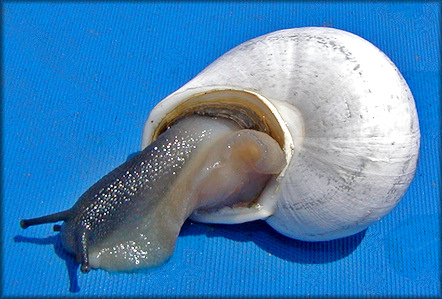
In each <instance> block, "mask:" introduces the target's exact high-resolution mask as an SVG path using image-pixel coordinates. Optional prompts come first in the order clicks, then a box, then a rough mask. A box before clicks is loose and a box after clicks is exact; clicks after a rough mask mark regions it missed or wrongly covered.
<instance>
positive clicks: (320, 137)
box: [143, 27, 420, 241]
mask: <svg viewBox="0 0 442 299" xmlns="http://www.w3.org/2000/svg"><path fill="white" fill-rule="evenodd" d="M228 88H230V89H233V90H244V91H249V92H253V93H256V94H257V95H259V96H261V97H263V98H265V99H267V100H268V101H269V102H270V103H271V105H272V109H270V110H271V111H272V113H275V114H277V117H276V118H277V119H278V121H279V125H280V126H281V128H282V129H281V130H282V131H283V133H281V134H280V136H284V137H282V138H283V139H284V142H282V143H283V144H284V146H285V148H284V150H285V152H286V153H287V159H288V161H289V165H288V166H287V168H286V169H285V170H284V171H283V174H282V175H281V176H280V177H279V178H278V180H277V182H276V181H275V182H274V184H273V185H272V187H271V189H269V190H267V191H268V192H264V194H263V197H265V198H263V199H262V203H264V204H263V206H264V210H267V212H266V213H263V214H262V215H261V216H262V218H265V217H267V216H270V217H269V218H267V222H268V223H269V224H270V225H271V226H272V227H274V228H275V229H276V230H277V231H279V232H281V233H283V234H284V235H287V236H289V237H292V238H296V239H301V240H309V241H316V240H329V239H335V238H340V237H344V236H348V235H351V234H354V233H357V232H359V231H361V230H363V229H365V228H366V227H367V226H368V225H370V224H371V223H373V222H375V221H377V220H379V219H380V218H381V217H383V216H384V215H386V214H387V213H388V212H389V211H390V210H391V209H392V208H393V207H394V206H395V205H396V204H397V203H398V202H399V200H400V199H401V197H402V196H403V195H404V193H405V191H406V189H407V187H408V185H409V184H410V182H411V180H412V178H413V176H414V172H415V169H416V163H417V159H418V152H419V140H420V133H419V123H418V118H417V112H416V108H415V104H414V99H413V96H412V94H411V92H410V90H409V88H408V86H407V84H406V82H405V80H404V78H403V77H402V75H401V74H400V72H399V71H398V69H397V67H396V66H395V65H394V64H393V63H392V62H391V60H390V59H389V58H388V57H387V56H386V55H385V54H384V53H382V52H381V51H380V50H379V49H377V48H376V47H375V46H373V45H372V44H371V43H369V42H367V41H366V40H364V39H362V38H360V37H358V36H356V35H354V34H351V33H348V32H345V31H341V30H337V29H332V28H315V27H306V28H295V29H286V30H280V31H276V32H272V33H269V34H266V35H263V36H260V37H257V38H255V39H252V40H250V41H247V42H245V43H243V44H241V45H239V46H237V47H236V48H234V49H232V50H230V51H229V52H227V53H226V54H224V55H223V56H221V57H220V58H218V59H217V60H216V61H214V62H213V63H212V64H211V65H209V66H208V67H207V68H206V69H204V70H203V71H202V72H201V73H200V74H199V75H197V76H196V77H195V78H194V79H192V80H191V81H189V82H188V83H187V84H186V85H184V86H183V87H181V88H180V89H179V90H178V91H176V92H175V93H173V94H171V95H170V96H169V97H167V98H166V99H165V100H163V101H162V102H161V103H160V104H159V105H158V106H157V107H155V108H154V110H153V111H152V112H151V116H150V117H149V119H148V120H147V122H146V128H145V132H144V141H143V143H144V144H147V143H148V142H149V141H150V140H149V138H150V137H151V136H150V134H151V132H152V130H154V128H153V127H155V125H157V123H158V122H160V120H161V119H162V118H163V117H164V115H166V114H168V113H171V111H172V110H173V109H174V108H175V107H177V106H179V104H180V103H181V102H183V101H185V99H186V97H187V96H189V95H191V94H192V93H193V92H196V93H197V92H209V91H210V90H226V89H228ZM210 100H215V101H216V99H210ZM281 120H282V121H281ZM151 122H152V123H151ZM149 126H152V127H150V128H149ZM276 131H277V130H276ZM287 132H289V134H287ZM284 133H285V134H284ZM288 135H290V136H288ZM253 219H255V218H253V217H251V218H250V220H253ZM214 221H215V222H216V219H215V220H214ZM221 222H222V221H221Z"/></svg>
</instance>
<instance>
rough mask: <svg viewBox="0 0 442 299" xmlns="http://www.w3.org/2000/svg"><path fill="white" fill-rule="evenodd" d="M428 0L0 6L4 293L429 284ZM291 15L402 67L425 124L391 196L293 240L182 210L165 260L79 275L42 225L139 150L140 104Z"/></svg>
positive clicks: (434, 243) (421, 290)
mask: <svg viewBox="0 0 442 299" xmlns="http://www.w3.org/2000/svg"><path fill="white" fill-rule="evenodd" d="M439 10H440V4H438V3H437V2H428V3H425V2H421V3H411V2H393V3H388V2H387V3H384V2H379V3H368V2H367V3H357V2H348V3H344V4H343V3H341V2H336V3H313V2H306V3H296V2H287V3H284V2H277V3H270V2H269V3H266V2H264V3H262V2H246V3H234V2H224V3H223V2H221V3H217V2H213V3H212V2H197V3H192V2H184V3H175V2H166V3H160V2H149V3H144V4H143V3H118V2H115V3H113V2H111V3H38V2H35V3H13V2H11V3H7V4H4V7H3V17H4V29H3V30H4V33H3V34H4V44H3V46H4V65H3V67H4V70H3V71H4V102H3V110H4V111H3V122H4V126H3V130H4V131H3V133H4V134H3V147H4V149H3V175H4V177H3V180H4V183H3V184H4V186H3V187H4V193H3V194H4V196H3V211H4V213H3V295H20V296H24V295H40V296H41V295H66V294H77V295H82V296H83V295H106V294H107V295H195V294H205V295H246V296H248V295H323V294H332V295H367V294H379V295H440V294H441V293H440V292H441V289H440V285H439V280H440V276H439V259H440V247H439V237H440V235H439V234H440V232H439V217H440V207H439V196H440V194H439V188H440V173H439V165H440V160H439V159H440V157H439V150H440V147H439V145H440V131H439V130H440V127H439V123H440V115H439V107H440V102H439V98H440V90H439V86H440V85H439V76H440V61H439V55H440V51H441V50H440V44H439V30H440V29H439V23H440V14H439ZM300 26H329V27H335V28H340V29H344V30H348V31H350V32H353V33H356V34H358V35H360V36H362V37H364V38H365V39H367V40H369V41H371V42H372V43H374V44H375V45H376V46H378V47H379V48H380V49H382V50H383V51H384V52H385V53H386V54H387V55H388V56H389V57H390V58H391V59H392V60H393V61H394V62H395V63H396V65H397V66H398V67H399V69H400V70H401V72H402V73H403V75H404V77H405V79H406V80H407V82H408V83H409V85H410V88H411V90H412V92H413V94H414V96H415V100H416V105H417V109H418V113H419V117H420V126H421V133H422V142H421V155H420V160H419V165H418V171H417V173H416V177H415V180H414V181H413V182H412V184H411V186H410V188H409V190H408V192H407V194H406V195H405V197H404V198H403V200H402V201H401V202H400V203H399V205H398V206H397V207H396V208H395V209H394V210H393V211H392V212H391V213H390V214H389V215H388V216H386V217H385V218H383V219H382V220H381V221H380V222H378V223H376V224H374V225H372V226H371V227H369V228H368V229H367V230H366V231H364V232H362V233H360V234H358V235H356V236H352V237H349V238H346V239H342V240H337V241H332V242H325V243H304V242H300V241H296V240H291V239H288V238H286V237H284V236H281V235H278V234H277V233H276V232H274V231H273V230H272V229H271V228H270V227H269V226H267V224H266V223H264V222H259V221H258V222H254V223H248V224H243V225H236V226H227V225H205V224H197V223H186V224H185V226H184V228H183V230H182V233H181V235H180V237H179V239H178V242H177V247H176V250H175V254H174V255H173V257H172V258H171V260H170V261H169V262H168V263H167V264H165V265H164V266H162V267H160V268H158V269H154V270H151V271H149V272H148V273H137V274H111V273H108V272H105V271H101V270H99V271H92V272H91V273H89V274H88V275H83V274H82V273H81V272H79V271H78V265H76V264H75V263H74V262H73V260H72V257H70V256H69V255H67V254H66V253H65V252H64V251H63V250H62V249H61V246H60V241H59V237H58V235H57V233H54V232H52V231H51V229H52V226H51V225H44V226H39V227H33V228H30V229H28V230H26V231H23V230H21V229H20V227H19V224H18V222H19V219H21V218H24V217H32V216H37V215H43V214H47V213H52V212H55V211H59V210H63V209H66V208H68V207H70V206H71V205H72V204H73V203H74V202H75V201H76V199H77V198H78V197H79V196H80V195H81V194H82V193H83V192H84V191H85V190H86V189H87V188H88V187H89V186H90V185H91V184H92V183H94V182H95V181H96V180H98V179H99V178H100V177H101V176H102V175H104V174H105V173H107V172H108V171H110V170H111V169H113V168H114V167H116V166H117V165H119V164H120V163H122V162H123V161H124V160H125V159H126V158H127V156H128V155H130V154H132V153H134V152H136V151H138V149H139V146H140V142H141V131H142V127H143V124H144V121H145V119H146V118H147V116H148V114H149V111H150V109H151V108H152V107H153V106H154V105H155V104H156V103H157V102H159V101H160V100H161V99H163V98H164V97H165V96H167V95H168V94H170V93H171V92H173V91H174V90H176V89H178V88H179V87H180V86H181V85H183V84H184V83H186V82H187V81H188V80H190V79H191V78H193V77H194V76H195V75H196V74H197V73H198V72H199V71H201V70H202V69H203V68H204V67H205V66H207V65H208V64H209V63H211V62H212V61H213V60H214V59H216V58H217V57H218V56H220V55H221V54H223V53H224V52H226V51H227V50H229V49H231V48H232V47H234V46H236V45H238V44H239V43H241V42H243V41H245V40H248V39H250V38H253V37H256V36H259V35H261V34H265V33H268V32H271V31H274V30H278V29H283V28H289V27H300Z"/></svg>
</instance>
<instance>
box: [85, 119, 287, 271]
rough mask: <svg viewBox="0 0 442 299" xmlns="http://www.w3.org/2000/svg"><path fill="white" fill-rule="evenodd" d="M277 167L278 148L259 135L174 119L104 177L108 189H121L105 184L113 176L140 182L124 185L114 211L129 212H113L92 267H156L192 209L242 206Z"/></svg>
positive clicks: (218, 122) (222, 122)
mask: <svg viewBox="0 0 442 299" xmlns="http://www.w3.org/2000/svg"><path fill="white" fill-rule="evenodd" d="M284 164H285V160H284V155H283V153H282V150H281V149H280V147H279V145H278V143H277V142H276V141H275V140H273V139H272V138H271V137H270V136H268V135H266V134H264V133H261V132H258V131H253V130H242V129H241V128H240V127H239V126H238V125H236V124H235V123H234V122H232V121H229V120H226V119H222V118H216V117H207V116H188V117H185V118H183V119H181V120H180V121H179V122H177V123H175V124H174V125H173V126H171V127H170V128H169V129H167V130H166V131H164V132H163V133H162V134H161V135H160V136H159V137H158V138H157V140H155V141H154V142H153V143H152V144H151V145H149V146H148V147H147V148H146V149H144V150H143V151H142V152H141V153H140V154H139V155H137V156H135V157H134V158H132V161H128V162H127V163H126V165H127V167H126V166H125V164H123V165H122V166H121V167H120V172H121V174H118V173H115V174H113V175H110V176H109V177H110V178H111V179H112V180H110V181H109V182H108V184H110V185H113V186H119V185H124V184H121V183H120V184H115V183H114V182H113V180H114V178H115V177H117V178H118V177H120V176H124V177H130V178H133V177H137V178H138V179H137V181H139V182H141V183H139V184H138V187H136V188H135V186H134V185H131V188H130V189H131V190H130V192H131V193H132V194H134V195H133V196H132V197H131V198H127V199H126V203H125V204H124V205H121V207H124V206H125V205H128V204H129V203H130V205H131V206H132V207H134V208H133V209H131V213H130V214H127V212H126V209H123V208H121V209H119V210H121V211H115V212H114V214H115V215H118V219H119V220H118V222H117V223H115V229H112V230H110V231H111V232H109V233H107V234H106V235H105V237H103V238H102V239H101V241H99V242H97V244H95V245H94V246H93V247H94V248H91V250H90V263H91V265H92V267H93V268H97V267H100V268H105V269H109V270H120V271H121V270H131V269H135V268H144V267H149V266H156V265H159V264H161V263H163V262H164V261H165V260H167V259H168V258H169V257H170V256H171V255H172V252H173V250H174V247H175V242H176V239H177V237H178V234H179V232H180V230H181V227H182V225H183V224H184V221H185V220H186V219H187V218H188V217H189V216H190V215H191V214H192V213H193V212H194V211H195V210H207V209H209V210H210V209H215V210H216V209H219V208H222V207H226V206H232V205H238V204H239V205H247V204H250V202H251V201H253V200H254V199H255V198H256V197H257V196H259V194H260V192H261V191H262V189H263V188H264V187H265V184H266V182H267V180H268V179H269V178H270V177H271V176H272V175H273V174H276V173H279V172H280V171H281V169H282V168H283V166H284ZM140 167H141V168H140ZM120 181H124V180H123V179H121V178H120ZM137 188H138V189H137ZM93 189H94V188H93ZM96 189H97V190H103V189H106V188H103V186H102V185H101V184H99V186H98V187H96ZM117 191H118V190H117ZM92 193H95V191H94V192H91V194H92ZM114 193H116V194H120V193H121V192H114ZM107 197H109V196H107ZM92 198H95V197H94V196H92ZM123 222H124V223H123ZM95 239H97V238H95ZM128 256H130V259H128V258H127V257H128Z"/></svg>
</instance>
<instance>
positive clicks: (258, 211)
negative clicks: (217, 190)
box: [142, 86, 295, 224]
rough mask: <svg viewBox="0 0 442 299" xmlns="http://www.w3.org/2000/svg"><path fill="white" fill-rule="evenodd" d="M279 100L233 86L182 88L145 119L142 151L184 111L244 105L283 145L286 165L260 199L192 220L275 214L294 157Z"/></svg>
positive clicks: (237, 219) (230, 221)
mask: <svg viewBox="0 0 442 299" xmlns="http://www.w3.org/2000/svg"><path fill="white" fill-rule="evenodd" d="M276 102H277V99H271V98H268V97H266V96H264V95H262V94H260V93H257V92H256V91H254V90H251V89H244V88H236V87H232V86H203V87H196V88H181V89H180V90H178V91H176V92H174V93H172V94H171V95H169V96H168V97H166V98H165V99H164V100H162V101H161V102H160V103H158V105H156V106H155V107H154V108H153V109H152V111H151V113H150V115H149V117H148V119H147V120H146V123H145V127H144V131H143V139H142V148H144V147H146V146H147V145H149V144H150V143H151V142H152V141H153V140H155V139H156V138H157V136H158V135H159V134H161V132H162V131H164V130H165V129H167V127H168V126H170V125H171V124H172V123H173V122H174V121H175V120H176V119H178V118H180V117H181V116H182V114H181V113H182V112H183V111H188V110H189V109H192V107H195V106H198V105H206V106H213V105H218V104H219V103H221V105H227V106H230V107H233V106H235V105H244V108H245V109H242V111H244V110H247V108H250V109H251V110H253V111H254V112H255V113H256V114H257V115H258V116H259V118H260V120H261V121H262V122H264V123H265V126H264V127H265V128H267V129H263V130H268V131H267V132H265V133H267V134H269V135H270V136H272V137H273V138H274V139H275V140H276V141H277V142H278V143H279V144H280V146H281V148H282V150H283V152H284V154H285V159H286V166H285V167H284V169H283V170H282V171H281V172H280V173H279V174H278V175H275V176H273V177H272V178H271V179H270V180H269V182H268V183H267V185H266V187H265V188H264V190H263V191H262V192H261V194H260V196H259V197H258V198H257V199H256V200H255V201H254V203H253V204H252V205H250V206H248V207H244V206H233V207H225V208H222V209H219V210H216V211H198V212H194V213H193V214H192V215H191V217H190V218H191V219H192V220H195V221H198V222H205V223H222V224H233V223H242V222H248V221H253V220H258V219H265V218H267V217H269V216H271V215H272V214H273V213H274V209H275V205H276V200H275V196H276V194H277V192H278V189H279V182H280V181H281V179H282V177H284V174H285V172H286V170H287V168H288V167H289V164H290V161H291V159H292V157H293V154H294V149H295V146H294V141H293V139H292V135H291V133H290V130H289V128H288V127H287V124H286V122H285V121H284V120H283V118H282V116H281V115H280V113H279V111H278V108H277V106H276V105H274V104H273V103H276Z"/></svg>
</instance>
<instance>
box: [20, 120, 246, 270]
mask: <svg viewBox="0 0 442 299" xmlns="http://www.w3.org/2000/svg"><path fill="white" fill-rule="evenodd" d="M238 129H239V127H238V126H236V125H235V124H233V123H231V122H230V121H221V120H216V119H212V118H209V117H201V116H199V117H196V119H195V117H193V118H192V117H190V118H188V119H185V120H183V121H181V122H180V124H179V125H177V126H173V127H171V128H170V129H168V130H167V131H166V132H164V133H163V134H161V135H160V136H159V138H158V139H157V140H156V141H154V142H153V143H152V144H151V145H149V146H148V147H147V148H145V149H144V150H143V151H141V152H140V153H138V154H137V155H135V156H133V157H132V158H130V159H129V160H128V161H126V162H125V163H123V164H122V165H120V166H119V167H117V168H116V169H114V170H113V171H111V172H110V173H109V174H107V175H106V176H104V177H103V178H102V179H101V180H99V181H98V182H97V183H95V184H94V185H93V186H92V187H90V188H89V189H88V190H87V191H86V192H85V193H84V194H83V195H82V196H81V197H80V198H79V200H78V201H77V202H76V203H75V205H74V206H73V207H72V208H71V209H69V210H67V211H64V212H61V213H57V214H54V215H49V216H46V217H40V218H36V219H31V220H22V222H21V225H22V227H23V228H26V227H28V226H30V225H36V224H41V223H47V222H56V221H60V220H63V221H64V223H63V224H62V226H61V238H62V242H63V245H64V247H65V248H66V249H67V250H68V251H70V252H72V253H74V254H75V255H76V260H77V261H78V262H79V263H81V265H82V266H81V270H82V272H88V271H89V270H90V268H91V266H92V268H104V269H108V270H133V269H136V268H144V267H149V266H155V265H159V264H161V263H162V262H164V260H165V259H167V258H169V257H170V255H171V254H172V252H173V248H174V245H175V240H176V237H177V236H178V233H179V231H180V229H181V225H182V224H183V222H184V221H185V219H186V218H187V217H188V214H189V213H190V212H191V211H192V206H195V205H196V203H195V202H194V203H192V202H179V201H178V205H177V208H176V209H175V210H173V209H172V208H171V207H170V206H171V205H172V204H173V203H171V202H170V201H167V200H166V201H164V200H163V198H165V197H166V196H165V195H166V193H167V192H168V191H169V190H170V189H171V186H173V185H174V184H175V183H176V180H177V177H178V176H179V174H180V173H181V172H182V170H183V168H185V165H186V163H188V161H189V160H190V159H192V158H193V156H194V155H195V153H197V152H198V150H201V148H203V147H205V146H209V145H210V144H212V143H213V142H215V141H216V140H217V139H219V138H220V137H221V136H224V135H226V134H229V133H231V132H234V131H236V130H238ZM180 205H184V206H185V205H188V206H189V207H188V210H187V209H180ZM172 214H173V215H172ZM100 255H103V256H106V255H107V256H109V255H111V259H112V260H111V261H110V260H109V259H108V260H106V261H104V262H103V261H101V262H100V258H99V256H100Z"/></svg>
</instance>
